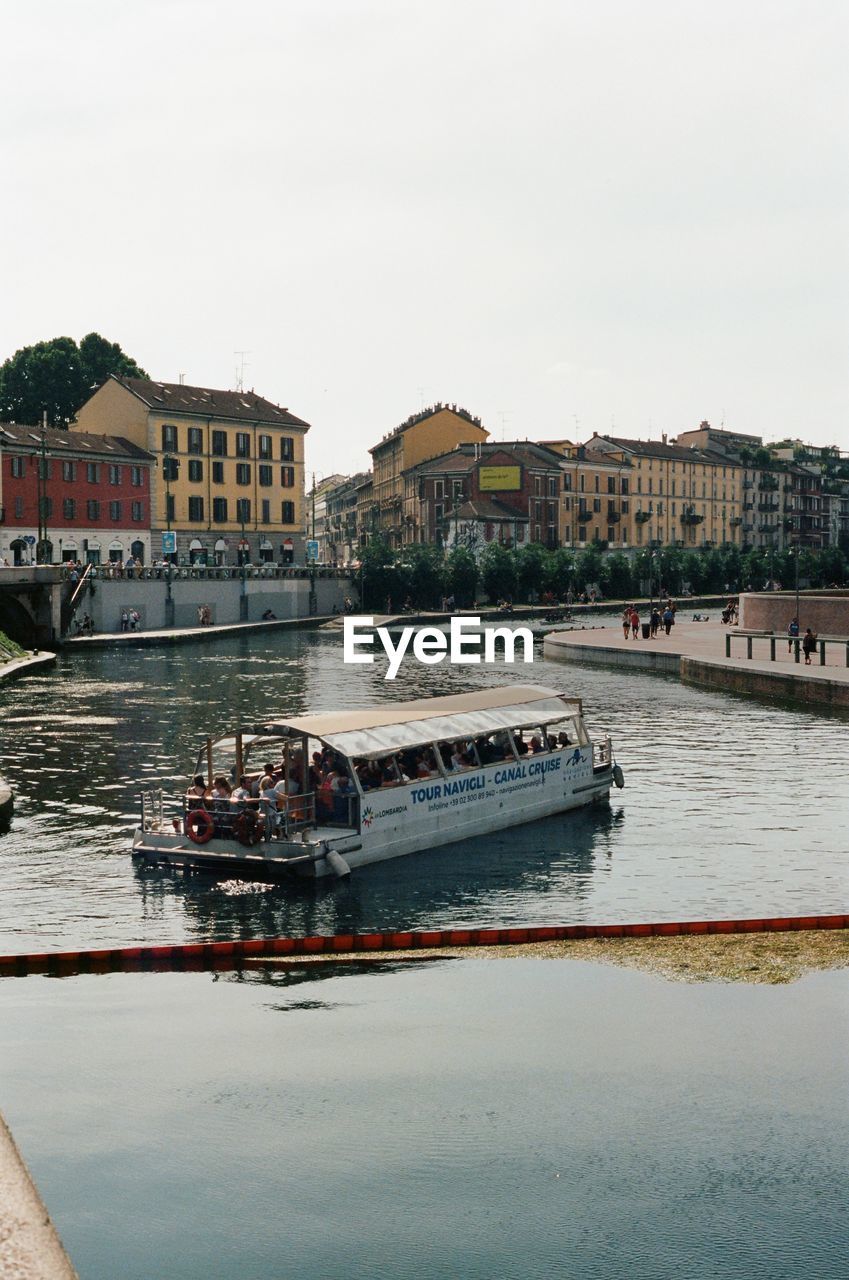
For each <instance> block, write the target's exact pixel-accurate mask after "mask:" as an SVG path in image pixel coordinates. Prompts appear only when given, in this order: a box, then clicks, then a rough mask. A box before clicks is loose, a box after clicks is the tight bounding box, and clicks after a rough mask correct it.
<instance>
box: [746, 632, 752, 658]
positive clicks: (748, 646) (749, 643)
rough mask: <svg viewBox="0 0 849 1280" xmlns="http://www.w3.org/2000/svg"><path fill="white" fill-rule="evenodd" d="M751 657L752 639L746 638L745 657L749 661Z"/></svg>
mask: <svg viewBox="0 0 849 1280" xmlns="http://www.w3.org/2000/svg"><path fill="white" fill-rule="evenodd" d="M751 656H752V637H751V636H746V657H747V658H749V659H751Z"/></svg>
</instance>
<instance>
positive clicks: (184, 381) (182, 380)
mask: <svg viewBox="0 0 849 1280" xmlns="http://www.w3.org/2000/svg"><path fill="white" fill-rule="evenodd" d="M185 385H186V375H185V373H181V374H180V386H181V387H184V386H185Z"/></svg>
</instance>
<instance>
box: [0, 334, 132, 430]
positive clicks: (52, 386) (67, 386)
mask: <svg viewBox="0 0 849 1280" xmlns="http://www.w3.org/2000/svg"><path fill="white" fill-rule="evenodd" d="M110 373H117V374H121V375H123V376H127V377H139V378H146V377H147V374H146V373H145V371H144V369H142V368H141V367H140V366H139V365H137V364H136V362H135V360H132V359H131V358H130V357H129V356H127V355H125V354H124V352H123V351H122V350H121V348H120V347H119V346H118V344H117V342H107V340H106V339H105V338H102V337H101V336H100V334H98V333H89V334H87V335H86V336H85V337H84V338H83V340H82V342H81V343H80V345H79V346H77V344H76V342H75V341H74V339H73V338H52V339H51V340H50V341H49V342H36V343H35V344H34V345H33V346H31V347H21V349H20V350H19V351H16V352H15V354H14V355H13V356H10V357H9V359H8V360H6V361H5V362H4V363H3V364H2V365H0V420H3V421H11V422H21V423H33V424H34V423H38V422H41V417H42V414H43V413H44V411H45V410H46V411H47V421H48V424H49V425H50V426H52V427H67V425H68V423H69V422H70V421H71V420H72V418H73V417H74V415H75V414H76V412H77V410H78V409H79V408H80V407H81V405H83V404H84V403H85V402H86V400H88V398H89V396H90V395H91V394H92V391H93V389H94V388H95V386H99V385H100V383H102V382H104V381H105V380H106V378H108V376H109V374H110Z"/></svg>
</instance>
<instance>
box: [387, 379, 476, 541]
mask: <svg viewBox="0 0 849 1280" xmlns="http://www.w3.org/2000/svg"><path fill="white" fill-rule="evenodd" d="M488 439H489V432H488V431H487V430H486V428H485V427H483V426H481V421H480V418H474V417H472V415H471V414H470V413H468V412H467V410H465V409H460V408H458V407H457V405H443V404H437V405H434V406H433V408H431V409H424V410H423V411H422V412H421V413H416V414H413V415H412V416H411V417H409V418H408V419H407V421H406V422H402V423H401V425H400V427H396V428H395V430H394V431H390V432H389V434H388V435H385V436H384V437H383V439H382V440H381V441H380V444H376V445H374V446H373V447H372V448H371V449H369V453H370V454H371V456H372V468H373V476H374V491H373V501H374V504H375V506H376V508H377V513H378V516H377V523H378V531H379V532H380V533H381V534H382V535H383V537H384V538H385V539H386V541H387V542H388V544H389V545H390V546H391V547H400V546H402V545H404V544H405V543H407V542H412V541H414V540H415V529H414V528H413V513H412V512H405V510H404V472H405V471H407V470H408V469H409V468H410V467H414V466H416V465H417V464H418V463H419V462H427V461H428V459H430V458H437V457H439V456H440V455H441V454H443V453H449V452H450V451H451V450H452V449H455V448H456V447H457V445H458V444H483V443H484V442H485V441H486V440H488Z"/></svg>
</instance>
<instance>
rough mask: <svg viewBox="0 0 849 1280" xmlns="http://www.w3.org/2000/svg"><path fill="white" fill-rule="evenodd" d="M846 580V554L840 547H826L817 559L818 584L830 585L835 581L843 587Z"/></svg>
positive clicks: (821, 585) (822, 585)
mask: <svg viewBox="0 0 849 1280" xmlns="http://www.w3.org/2000/svg"><path fill="white" fill-rule="evenodd" d="M845 581H846V556H845V555H844V554H843V551H842V550H841V549H840V547H824V548H823V550H822V551H821V552H820V554H819V557H818V561H817V584H816V585H817V586H820V587H828V586H831V585H832V583H835V584H836V585H837V586H838V587H842V586H843V583H844V582H845Z"/></svg>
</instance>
